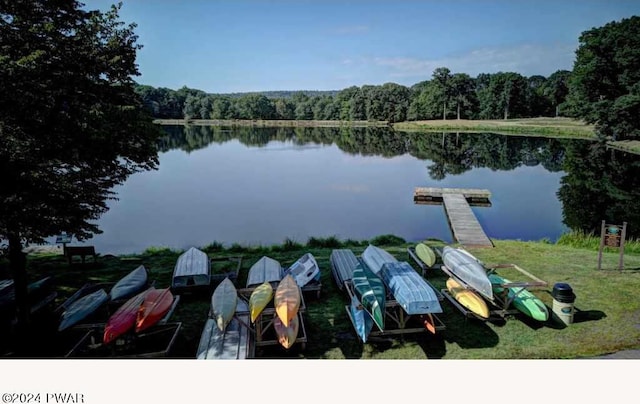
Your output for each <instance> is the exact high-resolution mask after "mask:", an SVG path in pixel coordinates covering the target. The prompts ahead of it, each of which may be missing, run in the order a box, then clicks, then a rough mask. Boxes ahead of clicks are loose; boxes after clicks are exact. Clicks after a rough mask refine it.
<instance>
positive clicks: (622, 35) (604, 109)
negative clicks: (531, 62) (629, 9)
mask: <svg viewBox="0 0 640 404" xmlns="http://www.w3.org/2000/svg"><path fill="white" fill-rule="evenodd" d="M568 99H569V103H570V106H571V110H572V115H574V116H575V117H577V118H581V119H584V120H585V121H586V122H588V123H591V124H595V125H596V130H597V132H598V133H599V135H600V136H602V137H613V138H614V139H620V140H622V139H633V138H638V137H640V120H638V112H640V17H638V16H633V17H631V18H624V19H622V20H620V21H614V22H610V23H608V24H606V25H604V26H603V27H599V28H593V29H591V30H588V31H584V32H583V33H582V34H581V35H580V38H579V46H578V49H577V50H576V58H575V61H574V64H573V72H572V74H571V78H570V80H569V96H568Z"/></svg>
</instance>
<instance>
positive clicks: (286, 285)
mask: <svg viewBox="0 0 640 404" xmlns="http://www.w3.org/2000/svg"><path fill="white" fill-rule="evenodd" d="M300 300H301V297H300V288H299V287H298V284H297V283H296V281H295V280H294V279H293V276H291V275H286V276H285V277H284V278H282V280H281V281H280V283H279V284H278V287H277V288H276V292H275V294H274V296H273V305H274V307H275V309H276V314H277V315H278V317H279V318H280V320H281V321H282V324H283V325H284V326H285V327H288V326H289V322H291V321H292V320H293V319H294V318H295V317H296V316H297V315H298V309H299V308H300Z"/></svg>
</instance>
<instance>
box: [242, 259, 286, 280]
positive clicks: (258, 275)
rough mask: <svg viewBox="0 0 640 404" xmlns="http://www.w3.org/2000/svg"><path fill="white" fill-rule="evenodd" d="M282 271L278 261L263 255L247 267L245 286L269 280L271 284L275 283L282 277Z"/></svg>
mask: <svg viewBox="0 0 640 404" xmlns="http://www.w3.org/2000/svg"><path fill="white" fill-rule="evenodd" d="M282 272H283V271H282V266H281V265H280V262H278V261H276V260H274V259H273V258H270V257H267V256H263V257H262V258H260V259H259V260H258V261H257V262H256V263H255V264H253V265H252V266H251V268H250V269H249V275H247V287H248V288H250V287H253V286H257V285H262V284H263V283H265V282H269V283H271V284H272V285H274V284H277V283H278V282H280V280H281V279H282V276H283V273H282Z"/></svg>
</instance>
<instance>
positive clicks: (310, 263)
mask: <svg viewBox="0 0 640 404" xmlns="http://www.w3.org/2000/svg"><path fill="white" fill-rule="evenodd" d="M284 273H285V275H291V276H293V279H295V280H296V283H297V284H298V286H300V287H301V288H302V287H304V286H305V285H306V284H307V283H309V282H311V281H312V280H316V281H319V280H320V267H319V266H318V263H317V262H316V259H315V257H314V256H313V254H311V253H306V254H304V255H303V256H302V257H300V258H299V259H298V260H297V261H296V262H294V263H293V264H292V265H291V266H290V267H289V268H287V270H286V271H285V272H284Z"/></svg>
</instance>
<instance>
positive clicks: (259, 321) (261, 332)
mask: <svg viewBox="0 0 640 404" xmlns="http://www.w3.org/2000/svg"><path fill="white" fill-rule="evenodd" d="M254 289H255V287H252V288H242V289H238V294H239V295H240V297H241V298H242V299H244V300H246V301H249V298H250V297H251V293H253V291H254ZM306 307H307V306H306V304H305V301H304V295H303V293H302V291H300V307H299V308H298V322H299V329H298V337H297V338H296V341H295V343H294V345H296V344H299V346H300V349H302V350H303V351H304V350H305V348H306V346H307V330H306V328H305V325H304V318H303V314H304V312H305V310H306ZM275 318H276V309H275V307H274V306H273V299H271V302H269V305H268V306H267V307H265V309H264V310H262V313H260V314H259V315H258V317H257V318H256V321H255V322H254V324H253V327H251V326H249V331H251V334H252V335H253V336H254V344H255V346H256V347H257V348H260V347H265V346H274V345H280V342H278V337H277V335H276V333H275V329H274V327H273V322H274V320H275ZM243 324H244V323H243Z"/></svg>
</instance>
